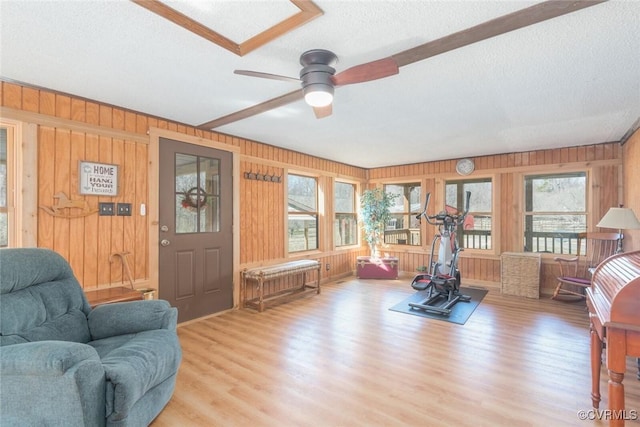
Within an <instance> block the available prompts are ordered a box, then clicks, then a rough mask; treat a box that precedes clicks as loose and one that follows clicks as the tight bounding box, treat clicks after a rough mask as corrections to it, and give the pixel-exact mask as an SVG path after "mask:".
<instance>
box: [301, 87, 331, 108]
mask: <svg viewBox="0 0 640 427" xmlns="http://www.w3.org/2000/svg"><path fill="white" fill-rule="evenodd" d="M304 100H305V102H306V103H307V104H309V105H310V106H312V107H326V106H327V105H331V103H332V102H333V86H331V85H323V84H312V85H308V86H306V87H305V88H304Z"/></svg>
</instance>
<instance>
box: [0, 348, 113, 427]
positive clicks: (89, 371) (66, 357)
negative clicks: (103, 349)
mask: <svg viewBox="0 0 640 427" xmlns="http://www.w3.org/2000/svg"><path fill="white" fill-rule="evenodd" d="M0 377H1V378H2V393H1V395H0V413H1V414H2V416H0V418H1V419H2V422H1V423H2V425H5V424H6V425H25V424H29V425H67V426H82V425H95V426H100V425H104V411H105V409H104V408H105V405H104V401H105V371H104V369H103V367H102V362H101V361H100V358H99V357H98V353H97V352H96V350H95V349H94V348H93V347H91V346H89V345H87V344H82V343H76V342H67V341H35V342H27V343H21V344H12V345H5V346H2V347H0Z"/></svg>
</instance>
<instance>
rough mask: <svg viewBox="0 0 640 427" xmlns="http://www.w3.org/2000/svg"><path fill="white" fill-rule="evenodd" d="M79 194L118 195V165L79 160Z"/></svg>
mask: <svg viewBox="0 0 640 427" xmlns="http://www.w3.org/2000/svg"><path fill="white" fill-rule="evenodd" d="M80 194H88V195H93V196H116V195H118V166H116V165H109V164H105V163H91V162H80Z"/></svg>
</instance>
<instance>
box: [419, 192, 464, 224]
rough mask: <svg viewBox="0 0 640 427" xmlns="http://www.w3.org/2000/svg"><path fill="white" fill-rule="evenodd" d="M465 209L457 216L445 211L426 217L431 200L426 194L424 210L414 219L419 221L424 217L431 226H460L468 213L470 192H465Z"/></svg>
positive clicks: (429, 194) (429, 195) (428, 194)
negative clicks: (453, 224)
mask: <svg viewBox="0 0 640 427" xmlns="http://www.w3.org/2000/svg"><path fill="white" fill-rule="evenodd" d="M465 196H466V197H465V199H466V200H465V208H464V212H462V213H461V214H457V215H452V214H448V213H447V211H446V209H445V210H444V211H442V212H439V213H437V214H435V215H427V208H428V207H429V200H430V199H431V193H427V197H426V200H425V202H424V209H423V211H422V212H420V213H419V214H418V215H416V219H417V220H418V221H420V218H422V217H424V218H425V219H426V220H427V222H428V223H429V224H431V225H436V226H440V225H445V224H451V223H455V225H456V226H458V225H460V224H462V223H463V222H464V219H465V217H466V216H467V214H468V213H469V200H470V199H471V191H467V192H466V194H465Z"/></svg>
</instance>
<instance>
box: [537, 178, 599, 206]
mask: <svg viewBox="0 0 640 427" xmlns="http://www.w3.org/2000/svg"><path fill="white" fill-rule="evenodd" d="M527 181H529V182H530V185H527V187H528V188H530V191H531V195H530V196H531V203H532V206H531V208H528V209H527V211H532V212H584V211H585V210H586V197H585V194H586V182H587V180H586V176H585V174H584V173H581V174H580V175H579V176H574V175H568V176H565V177H562V176H549V177H544V176H541V177H532V178H527Z"/></svg>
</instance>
